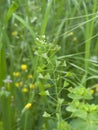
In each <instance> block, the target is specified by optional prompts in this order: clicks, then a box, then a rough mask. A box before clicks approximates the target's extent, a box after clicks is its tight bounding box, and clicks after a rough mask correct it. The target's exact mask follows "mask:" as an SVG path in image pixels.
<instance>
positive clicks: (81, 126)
mask: <svg viewBox="0 0 98 130" xmlns="http://www.w3.org/2000/svg"><path fill="white" fill-rule="evenodd" d="M70 124H71V127H72V130H98V121H97V123H95V122H93V121H92V120H90V119H89V120H86V121H85V120H82V119H80V118H77V119H73V120H72V121H71V123H70Z"/></svg>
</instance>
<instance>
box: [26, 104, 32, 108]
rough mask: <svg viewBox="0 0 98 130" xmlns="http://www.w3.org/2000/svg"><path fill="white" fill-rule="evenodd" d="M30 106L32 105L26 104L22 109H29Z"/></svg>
mask: <svg viewBox="0 0 98 130" xmlns="http://www.w3.org/2000/svg"><path fill="white" fill-rule="evenodd" d="M31 105H32V104H31V103H27V104H26V105H25V107H24V108H25V109H29V108H30V107H31Z"/></svg>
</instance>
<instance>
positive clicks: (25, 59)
mask: <svg viewBox="0 0 98 130" xmlns="http://www.w3.org/2000/svg"><path fill="white" fill-rule="evenodd" d="M1 4H2V5H3V6H4V7H5V10H3V8H2V6H1V5H0V12H4V15H1V16H2V17H1V22H0V27H1V28H0V32H1V34H0V87H1V92H0V97H1V100H0V122H1V126H0V127H1V128H0V129H2V130H3V129H4V130H14V129H15V130H28V129H29V130H33V129H34V130H46V129H47V130H50V129H52V130H54V129H55V130H60V129H61V130H71V128H70V126H71V125H70V124H69V122H70V121H71V117H70V113H68V112H66V111H65V109H66V107H67V105H68V104H69V102H70V99H69V98H68V96H67V94H68V93H69V91H70V88H71V87H72V88H74V87H80V86H84V87H87V88H90V87H91V88H92V87H93V85H95V84H97V82H98V81H97V78H98V76H97V75H98V71H97V67H98V65H97V63H98V52H97V49H98V45H97V44H98V39H97V36H98V31H97V29H96V28H97V26H98V22H97V19H98V15H97V9H98V7H97V0H94V1H92V0H86V1H84V0H80V1H78V0H66V1H65V0H61V1H58V0H48V1H46V0H42V1H39V0H33V1H31V0H28V1H27V0H24V1H23V0H20V1H19V0H17V1H16V0H14V1H10V0H8V1H7V2H5V3H4V2H3V1H1ZM95 43H96V44H95ZM22 64H23V65H24V64H25V66H27V68H26V69H25V70H22V69H21V65H22ZM7 75H10V76H11V79H7V78H8V77H7ZM16 75H17V76H16ZM28 75H33V78H30V79H29V78H28ZM6 77H7V78H6ZM31 77H32V76H31ZM5 79H6V80H5ZM4 80H5V81H8V80H12V83H9V82H6V83H5V82H4ZM29 86H31V87H29ZM96 100H97V98H96ZM28 103H29V104H32V105H31V106H30V107H27V105H28ZM26 104H27V105H26ZM91 130H92V129H91Z"/></svg>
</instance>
